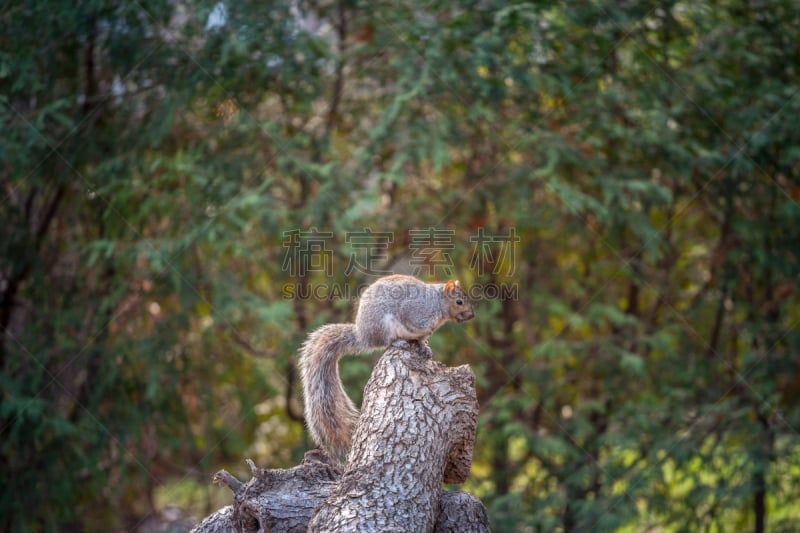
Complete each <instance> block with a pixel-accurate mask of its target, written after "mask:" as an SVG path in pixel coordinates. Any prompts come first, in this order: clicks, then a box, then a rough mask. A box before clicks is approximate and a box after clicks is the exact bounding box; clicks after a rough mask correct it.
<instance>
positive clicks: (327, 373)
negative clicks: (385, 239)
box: [300, 275, 475, 465]
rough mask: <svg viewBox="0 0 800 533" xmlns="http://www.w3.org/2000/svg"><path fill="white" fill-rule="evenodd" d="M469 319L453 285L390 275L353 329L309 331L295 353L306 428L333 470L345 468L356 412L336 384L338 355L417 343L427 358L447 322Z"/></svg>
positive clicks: (368, 293)
mask: <svg viewBox="0 0 800 533" xmlns="http://www.w3.org/2000/svg"><path fill="white" fill-rule="evenodd" d="M474 316H475V314H474V312H473V310H472V304H471V303H470V302H469V301H468V300H467V298H466V295H465V293H464V291H463V290H462V289H461V285H460V284H459V282H458V281H457V280H451V281H448V282H447V283H426V282H424V281H422V280H419V279H417V278H414V277H411V276H404V275H391V276H386V277H383V278H380V279H378V280H377V281H375V282H374V283H373V284H371V285H370V286H369V287H367V288H366V290H364V292H363V294H362V295H361V297H360V299H359V303H358V309H357V311H356V318H355V323H352V324H327V325H324V326H322V327H320V328H319V329H317V330H315V331H313V332H312V333H311V334H310V335H309V336H308V339H306V341H305V343H303V346H302V348H301V349H300V376H301V381H302V383H303V399H304V402H305V417H306V422H307V424H308V428H309V431H310V432H311V436H312V437H313V438H314V441H315V442H316V443H317V445H319V446H320V447H321V448H322V449H323V450H324V451H325V452H326V453H327V454H328V456H329V457H331V458H332V459H333V460H334V461H335V462H337V463H338V464H340V465H343V464H344V463H345V460H346V459H347V453H348V452H349V450H350V438H351V437H352V435H353V431H354V430H355V425H356V422H357V421H358V416H359V412H358V409H356V407H355V405H354V404H353V401H352V400H351V399H350V397H349V396H347V393H346V392H345V390H344V387H343V386H342V381H341V379H340V378H339V359H341V358H342V356H343V355H347V354H356V353H362V352H368V351H371V350H376V349H381V348H387V347H388V346H390V345H392V344H397V345H400V346H402V347H407V346H408V344H407V342H408V341H417V342H418V343H419V346H420V347H421V349H422V350H423V351H424V353H425V354H426V355H427V356H428V357H430V356H431V355H432V353H431V351H430V348H429V347H428V344H427V338H428V336H429V335H430V334H431V333H433V332H434V331H436V330H437V329H438V328H439V327H440V326H441V325H442V324H444V323H445V322H447V321H449V320H455V321H456V322H464V321H466V320H470V319H471V318H473V317H474Z"/></svg>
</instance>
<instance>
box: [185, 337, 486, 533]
mask: <svg viewBox="0 0 800 533" xmlns="http://www.w3.org/2000/svg"><path fill="white" fill-rule="evenodd" d="M474 381H475V378H474V375H473V374H472V371H471V370H470V369H469V367H467V366H462V367H458V368H447V367H446V366H444V365H442V364H441V363H437V362H435V361H432V360H431V359H430V357H429V356H428V355H427V354H426V351H425V350H424V349H423V348H421V347H419V346H417V345H416V344H412V345H409V344H405V345H403V344H401V345H399V346H394V347H390V348H389V349H388V350H386V352H385V353H384V355H383V356H382V357H381V359H380V360H379V361H378V363H377V365H376V366H375V369H374V370H373V373H372V377H371V378H370V381H369V382H368V383H367V386H366V388H365V391H364V404H363V406H362V411H361V418H360V420H359V424H358V427H357V429H356V432H355V434H354V436H353V448H352V450H351V451H350V455H349V457H348V466H347V468H346V470H345V472H344V474H342V473H341V472H340V471H339V470H338V469H337V468H336V467H335V466H334V464H333V462H332V461H331V460H330V459H329V458H328V457H327V456H326V455H325V454H324V453H323V452H321V451H320V450H312V451H310V452H308V453H306V456H305V457H304V458H303V462H302V463H301V464H300V465H299V466H297V467H295V468H292V469H289V470H268V469H259V468H256V467H255V465H253V464H252V463H250V465H251V473H252V479H250V481H248V482H246V483H241V482H240V481H239V480H237V479H236V478H235V477H233V476H232V475H230V474H229V473H227V472H225V471H220V472H218V473H217V475H216V476H215V480H216V481H217V482H219V483H221V484H225V485H227V486H228V487H229V488H231V490H233V491H234V504H233V506H230V507H226V508H224V509H221V510H220V511H218V512H217V513H215V514H213V515H211V516H209V517H208V518H206V519H205V520H204V521H203V522H202V523H200V524H198V526H196V527H195V529H194V530H193V531H195V532H196V533H222V532H225V533H228V532H234V531H242V532H251V531H252V532H256V531H259V530H260V531H265V532H300V531H307V530H308V531H316V532H323V531H325V532H327V531H330V532H333V531H336V532H339V531H369V532H375V531H414V532H417V531H420V532H422V531H436V532H452V533H455V532H460V533H464V532H485V531H489V521H488V517H487V514H486V509H485V508H484V506H483V504H482V503H481V502H480V501H479V500H478V499H477V498H475V497H474V496H472V495H470V494H467V493H463V492H449V491H442V490H441V486H442V482H443V481H444V482H447V483H460V482H463V481H464V480H465V479H466V477H467V475H468V474H469V469H470V463H471V459H472V446H473V442H474V437H475V425H476V420H477V415H478V403H477V398H476V394H475V388H474Z"/></svg>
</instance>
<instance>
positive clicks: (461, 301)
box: [456, 298, 464, 305]
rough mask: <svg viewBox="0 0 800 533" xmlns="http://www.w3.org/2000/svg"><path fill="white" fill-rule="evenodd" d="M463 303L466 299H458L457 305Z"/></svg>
mask: <svg viewBox="0 0 800 533" xmlns="http://www.w3.org/2000/svg"><path fill="white" fill-rule="evenodd" d="M463 303H464V300H462V299H461V298H459V299H458V300H456V305H462V304H463Z"/></svg>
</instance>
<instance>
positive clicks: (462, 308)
mask: <svg viewBox="0 0 800 533" xmlns="http://www.w3.org/2000/svg"><path fill="white" fill-rule="evenodd" d="M444 296H445V299H446V300H447V310H448V314H449V315H450V318H452V319H453V320H455V321H456V322H464V321H466V320H469V319H471V318H472V317H474V316H475V312H474V311H473V310H472V304H471V303H470V302H469V300H467V295H466V293H465V292H464V290H463V289H462V288H461V284H460V283H459V282H458V280H452V279H451V280H450V281H448V282H447V283H445V284H444Z"/></svg>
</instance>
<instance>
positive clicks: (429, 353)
mask: <svg viewBox="0 0 800 533" xmlns="http://www.w3.org/2000/svg"><path fill="white" fill-rule="evenodd" d="M419 353H420V354H421V355H422V356H424V357H427V358H428V359H430V358H432V357H433V350H431V347H430V346H428V339H425V340H421V341H419Z"/></svg>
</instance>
